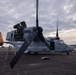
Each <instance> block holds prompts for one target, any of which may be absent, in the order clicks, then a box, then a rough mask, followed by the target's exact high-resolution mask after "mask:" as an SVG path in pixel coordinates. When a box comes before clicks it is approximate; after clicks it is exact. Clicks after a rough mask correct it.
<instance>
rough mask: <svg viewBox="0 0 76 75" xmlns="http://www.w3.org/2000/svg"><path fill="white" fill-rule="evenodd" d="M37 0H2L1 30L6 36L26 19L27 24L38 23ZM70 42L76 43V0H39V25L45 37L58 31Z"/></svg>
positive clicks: (0, 1)
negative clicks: (57, 27)
mask: <svg viewBox="0 0 76 75" xmlns="http://www.w3.org/2000/svg"><path fill="white" fill-rule="evenodd" d="M35 8H36V0H0V32H2V34H3V38H4V39H5V38H6V34H7V32H8V31H11V30H14V29H13V26H14V25H15V24H17V23H19V22H21V21H25V22H26V24H27V26H28V27H30V26H35V25H36V22H35V21H36V16H35V15H36V14H35V13H36V9H35ZM57 20H58V23H59V36H60V38H61V39H63V40H64V41H65V42H66V43H68V44H74V43H75V44H76V0H39V25H40V26H41V27H43V29H44V31H43V34H44V36H45V37H53V36H55V33H56V25H57Z"/></svg>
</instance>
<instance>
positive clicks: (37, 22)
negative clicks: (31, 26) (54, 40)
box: [36, 0, 39, 27]
mask: <svg viewBox="0 0 76 75" xmlns="http://www.w3.org/2000/svg"><path fill="white" fill-rule="evenodd" d="M38 4H39V0H36V27H38V25H39V20H38Z"/></svg>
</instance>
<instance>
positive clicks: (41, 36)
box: [39, 34, 51, 50]
mask: <svg viewBox="0 0 76 75" xmlns="http://www.w3.org/2000/svg"><path fill="white" fill-rule="evenodd" d="M39 39H40V40H41V41H42V42H43V43H44V44H45V45H46V46H47V47H48V48H49V49H50V50H51V47H50V46H49V44H48V43H47V41H46V40H45V38H44V36H43V35H42V34H41V35H40V36H39Z"/></svg>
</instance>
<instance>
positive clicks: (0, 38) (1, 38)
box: [0, 32, 4, 46]
mask: <svg viewBox="0 0 76 75" xmlns="http://www.w3.org/2000/svg"><path fill="white" fill-rule="evenodd" d="M3 43H4V41H3V37H2V33H1V32H0V46H2V45H3Z"/></svg>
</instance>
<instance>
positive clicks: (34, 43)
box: [6, 0, 74, 68]
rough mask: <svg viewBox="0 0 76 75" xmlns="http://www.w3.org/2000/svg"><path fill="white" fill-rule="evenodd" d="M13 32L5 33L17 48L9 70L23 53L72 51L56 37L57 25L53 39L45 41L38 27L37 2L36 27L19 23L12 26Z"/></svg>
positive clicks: (41, 30) (41, 29)
mask: <svg viewBox="0 0 76 75" xmlns="http://www.w3.org/2000/svg"><path fill="white" fill-rule="evenodd" d="M14 28H15V30H14V31H11V32H8V33H7V38H6V40H8V41H9V42H10V43H11V44H12V45H14V46H16V47H18V48H19V50H18V51H17V53H16V55H15V56H14V58H13V59H12V61H11V62H10V66H11V68H13V67H14V66H15V64H16V63H17V61H18V60H19V58H20V57H21V55H22V54H23V53H26V52H28V53H30V52H35V53H36V54H37V53H38V52H48V51H49V52H51V51H54V52H66V53H67V54H69V52H71V51H73V50H74V49H73V48H72V47H70V46H69V45H67V44H65V43H64V42H63V40H61V39H60V38H59V36H58V24H57V32H56V37H55V38H48V39H46V38H45V37H44V36H43V28H42V27H40V26H39V20H38V0H36V26H34V27H27V26H26V23H25V22H24V21H23V22H20V23H18V24H16V25H15V26H14Z"/></svg>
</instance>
